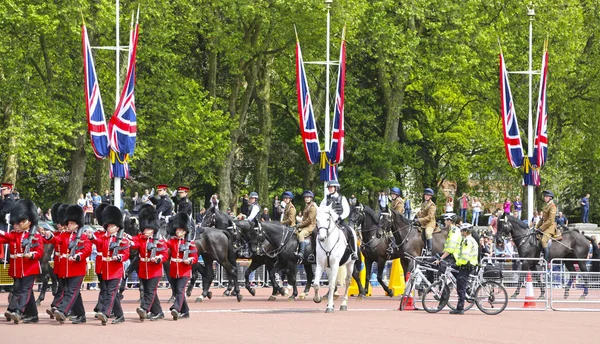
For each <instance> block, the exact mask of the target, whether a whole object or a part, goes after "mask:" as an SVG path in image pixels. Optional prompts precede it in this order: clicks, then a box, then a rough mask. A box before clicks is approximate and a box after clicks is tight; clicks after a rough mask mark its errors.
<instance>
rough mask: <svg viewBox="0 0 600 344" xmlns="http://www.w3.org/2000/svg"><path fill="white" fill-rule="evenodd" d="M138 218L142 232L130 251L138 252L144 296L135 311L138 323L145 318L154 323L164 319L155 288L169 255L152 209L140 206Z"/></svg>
mask: <svg viewBox="0 0 600 344" xmlns="http://www.w3.org/2000/svg"><path fill="white" fill-rule="evenodd" d="M138 218H139V221H140V229H141V230H142V232H141V233H140V234H138V235H137V236H135V237H134V238H133V245H132V246H131V249H132V250H133V249H135V250H138V252H139V257H140V263H139V267H138V277H139V278H140V282H141V283H142V286H143V287H144V295H143V296H142V298H141V302H140V307H138V308H137V309H136V311H137V314H138V315H139V316H140V321H144V319H146V318H148V319H150V320H151V321H154V320H158V319H162V318H164V317H165V316H164V314H163V311H162V307H161V306H160V300H159V299H158V295H156V288H157V287H158V282H159V281H160V278H161V277H162V270H163V267H162V262H163V261H166V260H167V259H169V255H168V251H167V246H166V243H165V241H164V240H163V239H162V238H161V237H160V236H159V234H158V228H159V224H158V214H157V213H156V210H155V209H154V207H153V206H151V205H148V204H144V205H142V208H141V210H140V213H139V217H138Z"/></svg>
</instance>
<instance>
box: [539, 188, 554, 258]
mask: <svg viewBox="0 0 600 344" xmlns="http://www.w3.org/2000/svg"><path fill="white" fill-rule="evenodd" d="M542 196H543V197H544V203H546V206H545V207H544V210H543V211H542V220H541V221H540V222H538V225H537V229H538V231H540V232H541V235H542V240H541V242H542V251H543V252H544V259H545V260H546V262H550V249H549V248H548V241H550V239H552V237H553V236H554V234H555V233H556V222H555V221H554V219H555V218H556V204H554V202H552V200H553V199H554V193H552V191H550V190H544V191H543V192H542Z"/></svg>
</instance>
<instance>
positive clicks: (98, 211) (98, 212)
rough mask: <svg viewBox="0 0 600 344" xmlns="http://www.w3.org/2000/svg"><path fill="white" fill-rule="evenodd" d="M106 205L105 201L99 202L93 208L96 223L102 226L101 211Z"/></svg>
mask: <svg viewBox="0 0 600 344" xmlns="http://www.w3.org/2000/svg"><path fill="white" fill-rule="evenodd" d="M106 207H108V204H107V203H100V204H98V206H97V207H96V210H94V217H96V221H98V225H100V226H102V225H103V224H104V223H103V222H102V212H103V211H104V208H106Z"/></svg>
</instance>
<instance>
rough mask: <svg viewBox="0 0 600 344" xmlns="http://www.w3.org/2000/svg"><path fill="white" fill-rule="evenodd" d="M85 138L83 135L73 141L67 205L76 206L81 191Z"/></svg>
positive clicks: (84, 165)
mask: <svg viewBox="0 0 600 344" xmlns="http://www.w3.org/2000/svg"><path fill="white" fill-rule="evenodd" d="M86 138H87V136H86V135H85V133H83V134H81V135H79V136H78V137H77V138H76V139H75V147H76V148H75V150H74V151H73V152H72V153H71V168H70V170H71V174H70V175H69V183H68V184H67V199H66V201H67V203H70V204H76V203H77V200H78V199H79V195H80V194H81V192H82V190H83V180H84V177H85V167H86V156H85V142H86Z"/></svg>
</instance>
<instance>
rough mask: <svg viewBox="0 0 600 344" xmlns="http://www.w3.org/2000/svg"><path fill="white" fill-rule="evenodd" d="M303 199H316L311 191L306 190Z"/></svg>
mask: <svg viewBox="0 0 600 344" xmlns="http://www.w3.org/2000/svg"><path fill="white" fill-rule="evenodd" d="M302 197H312V198H315V194H314V193H313V192H312V191H310V190H305V191H304V193H302Z"/></svg>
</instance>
